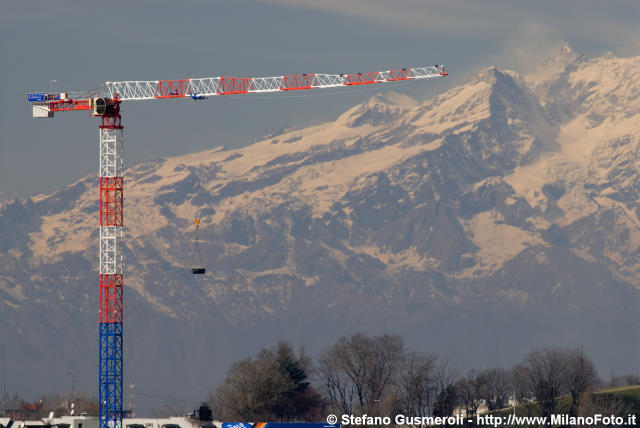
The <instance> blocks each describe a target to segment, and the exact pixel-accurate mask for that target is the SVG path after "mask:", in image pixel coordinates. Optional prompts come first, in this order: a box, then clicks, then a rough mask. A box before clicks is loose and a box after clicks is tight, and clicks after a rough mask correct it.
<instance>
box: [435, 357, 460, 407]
mask: <svg viewBox="0 0 640 428" xmlns="http://www.w3.org/2000/svg"><path fill="white" fill-rule="evenodd" d="M435 373H436V383H435V385H436V401H435V403H434V406H433V414H434V415H435V416H450V415H451V414H452V413H453V410H454V408H455V405H456V401H457V400H458V395H457V393H456V388H455V384H456V382H457V378H458V375H457V373H456V372H455V370H453V369H452V368H451V367H450V366H449V363H448V362H447V361H444V360H443V361H439V362H438V364H436V370H435Z"/></svg>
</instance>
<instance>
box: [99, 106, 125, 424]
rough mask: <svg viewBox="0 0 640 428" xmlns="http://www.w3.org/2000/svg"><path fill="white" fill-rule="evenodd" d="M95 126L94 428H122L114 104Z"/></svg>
mask: <svg viewBox="0 0 640 428" xmlns="http://www.w3.org/2000/svg"><path fill="white" fill-rule="evenodd" d="M105 104H106V105H105V106H104V109H105V111H104V114H103V115H102V124H101V125H100V297H99V301H100V303H99V305H100V339H99V342H100V343H99V346H100V351H99V352H100V357H99V358H100V361H99V371H100V374H99V397H100V404H99V411H98V421H99V428H122V384H123V379H122V286H123V278H122V272H123V261H122V228H123V212H122V209H123V197H122V190H123V179H122V169H123V156H122V122H121V118H120V102H119V101H118V100H117V99H116V100H109V101H108V102H107V103H105Z"/></svg>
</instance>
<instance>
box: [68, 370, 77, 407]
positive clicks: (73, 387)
mask: <svg viewBox="0 0 640 428" xmlns="http://www.w3.org/2000/svg"><path fill="white" fill-rule="evenodd" d="M67 376H71V402H74V401H76V374H75V373H74V372H72V371H68V372H67Z"/></svg>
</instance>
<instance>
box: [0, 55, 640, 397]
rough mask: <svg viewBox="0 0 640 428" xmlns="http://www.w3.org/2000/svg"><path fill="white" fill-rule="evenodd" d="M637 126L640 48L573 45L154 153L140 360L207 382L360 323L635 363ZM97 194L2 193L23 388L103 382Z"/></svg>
mask: <svg viewBox="0 0 640 428" xmlns="http://www.w3.org/2000/svg"><path fill="white" fill-rule="evenodd" d="M639 143H640V57H636V58H616V57H614V56H613V55H610V54H607V55H605V56H604V57H601V58H595V59H588V58H585V57H584V56H582V55H580V54H577V53H574V52H573V51H571V49H570V48H569V47H566V46H565V47H563V48H562V49H560V50H559V51H558V52H557V53H556V54H555V55H553V56H551V57H550V58H549V59H548V60H547V61H546V62H545V63H543V64H542V65H541V66H540V69H538V70H536V71H534V72H532V73H531V74H529V75H526V76H520V75H518V73H516V72H513V71H505V70H501V69H499V68H496V67H493V68H490V69H487V70H484V71H482V72H480V73H479V74H477V75H476V76H474V77H473V78H472V79H470V80H469V81H468V82H466V83H465V84H463V85H461V86H459V87H456V88H453V89H451V90H449V91H447V92H445V93H443V94H441V95H439V96H437V97H435V98H433V99H430V100H426V101H420V102H419V101H416V100H414V99H412V98H410V97H407V96H405V95H399V94H394V93H392V92H390V93H387V94H380V95H377V96H375V97H373V98H371V99H369V100H368V101H366V102H365V103H363V104H361V105H358V106H355V107H353V108H352V109H350V110H348V111H347V112H345V113H344V114H342V115H341V116H340V117H339V118H338V119H337V120H335V121H334V122H329V123H324V124H320V125H317V126H312V127H309V128H304V129H284V130H283V131H281V132H279V133H277V134H274V135H269V136H267V137H265V138H264V139H262V140H261V141H258V142H256V143H254V144H252V145H249V146H247V147H244V148H241V149H237V150H225V149H222V148H213V149H211V150H208V151H205V152H201V153H194V154H189V155H184V156H179V157H175V158H167V159H155V160H150V161H147V162H143V163H140V164H137V165H134V166H132V167H131V168H130V169H129V170H128V171H127V173H126V177H125V186H126V187H125V216H126V226H127V229H126V242H125V245H126V250H125V257H126V265H127V268H126V273H125V286H126V303H125V305H126V306H125V319H126V321H125V323H126V325H125V355H126V361H127V364H126V367H125V376H127V379H128V381H131V382H133V381H135V382H136V383H137V384H138V387H139V388H142V390H145V389H146V390H155V391H169V392H173V393H180V394H183V395H187V396H191V397H193V396H196V399H197V398H199V397H200V396H198V395H197V394H202V393H203V392H204V391H206V390H207V389H208V388H210V387H212V386H213V382H214V381H215V380H216V379H219V378H220V377H221V376H222V374H223V373H224V371H225V370H226V368H227V366H228V364H229V363H231V362H232V361H235V360H237V359H239V358H242V357H245V356H247V355H249V354H250V353H253V352H255V351H256V350H257V349H258V348H259V347H261V346H266V345H271V344H272V343H274V341H276V340H277V339H280V338H285V339H289V340H291V341H292V342H294V343H296V344H303V345H304V346H306V347H307V348H308V349H309V350H311V351H312V352H315V351H317V350H320V349H322V348H323V347H325V346H326V345H328V344H330V343H332V342H334V341H335V340H336V339H337V337H338V336H339V335H341V334H345V333H350V332H353V331H355V330H366V331H370V332H382V331H385V332H398V333H403V334H404V335H405V339H406V340H407V342H408V344H409V346H410V347H412V348H415V349H421V350H425V351H430V352H435V353H439V354H441V355H445V356H448V357H450V359H451V360H452V361H453V362H455V363H457V364H458V365H459V366H460V367H461V368H467V367H471V366H474V367H476V368H479V367H482V366H485V365H492V364H509V363H511V362H514V361H515V360H516V359H518V358H520V357H521V356H522V355H523V354H524V353H525V352H526V351H528V350H529V349H530V348H531V347H533V346H540V345H548V344H565V345H579V344H584V347H585V350H586V351H587V352H588V353H589V354H590V355H592V356H593V357H594V359H595V360H596V362H597V363H598V364H599V367H600V368H603V369H606V370H609V369H610V368H613V369H615V370H620V371H631V370H635V371H637V370H638V369H639V368H640V367H638V366H637V363H636V361H638V357H640V349H638V346H637V340H632V339H630V337H635V336H634V335H636V334H637V327H638V321H637V320H638V309H637V308H638V291H639V290H640V262H639V261H638V256H639V248H640V221H639V220H638V215H640V213H639V211H638V209H639V205H638V204H639V202H638V201H639V195H638V189H639V188H640V187H639V184H640V183H639V180H640V174H639V173H638V171H639V170H640V157H639V153H638V144H639ZM96 195H97V182H96V179H95V177H94V176H90V177H85V178H83V179H81V180H79V181H77V182H75V183H73V184H71V185H69V186H67V187H65V188H64V189H60V190H59V191H56V192H54V193H51V194H46V195H38V196H34V197H32V198H29V199H26V200H18V199H13V200H8V199H7V200H4V201H2V202H0V307H1V308H2V311H1V312H0V318H1V319H0V321H1V322H0V333H1V334H2V337H3V338H5V337H6V338H7V339H6V343H8V344H10V346H11V348H12V349H13V350H14V351H15V353H16V354H19V355H20V357H19V358H18V357H16V361H14V364H15V367H16V370H20V371H21V372H23V373H32V376H21V377H20V382H22V383H23V384H24V388H23V389H24V391H35V390H37V389H38V388H39V389H42V387H41V379H42V376H44V377H46V376H47V375H49V376H51V377H52V379H55V380H57V381H64V379H65V373H66V372H67V371H68V370H69V367H70V366H74V367H80V368H79V369H78V371H79V372H81V373H82V375H83V378H84V380H83V382H84V383H85V384H86V389H89V390H95V372H96V355H97V333H96V330H97V327H96V323H97V309H96V307H97V304H96V302H97V287H98V286H97V271H96V268H97V266H96V254H97V245H96V244H97V235H98V231H97V228H96V221H97V220H96V219H97V208H98V205H97V202H96ZM195 217H199V218H201V238H202V242H201V250H202V255H203V258H204V260H205V264H206V266H207V269H208V272H207V275H206V276H204V277H198V278H195V277H193V276H192V275H191V274H190V273H189V271H188V267H189V266H190V264H191V263H194V254H193V243H192V234H193V225H192V220H193V218H195ZM52 328H53V329H52ZM51 331H54V332H55V334H53V335H52V334H51ZM3 340H4V339H3ZM470 350H471V351H470ZM9 379H10V380H11V378H9ZM15 381H16V382H18V379H17V376H16V379H15Z"/></svg>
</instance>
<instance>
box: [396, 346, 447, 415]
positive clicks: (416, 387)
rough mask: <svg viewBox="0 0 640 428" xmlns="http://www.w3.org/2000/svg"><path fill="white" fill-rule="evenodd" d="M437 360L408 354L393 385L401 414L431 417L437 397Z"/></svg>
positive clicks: (430, 356) (416, 354)
mask: <svg viewBox="0 0 640 428" xmlns="http://www.w3.org/2000/svg"><path fill="white" fill-rule="evenodd" d="M437 364H438V361H437V358H436V357H435V356H433V355H423V354H420V353H410V354H408V355H407V356H406V358H405V359H404V363H403V367H402V369H401V370H400V374H399V375H398V379H397V381H396V384H395V389H394V390H395V395H396V396H397V398H398V401H399V406H400V409H401V412H402V413H403V414H405V415H431V414H432V413H433V406H434V404H435V399H436V395H437V392H436V391H437V385H436V383H437V373H436V370H437V367H436V366H437Z"/></svg>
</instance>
